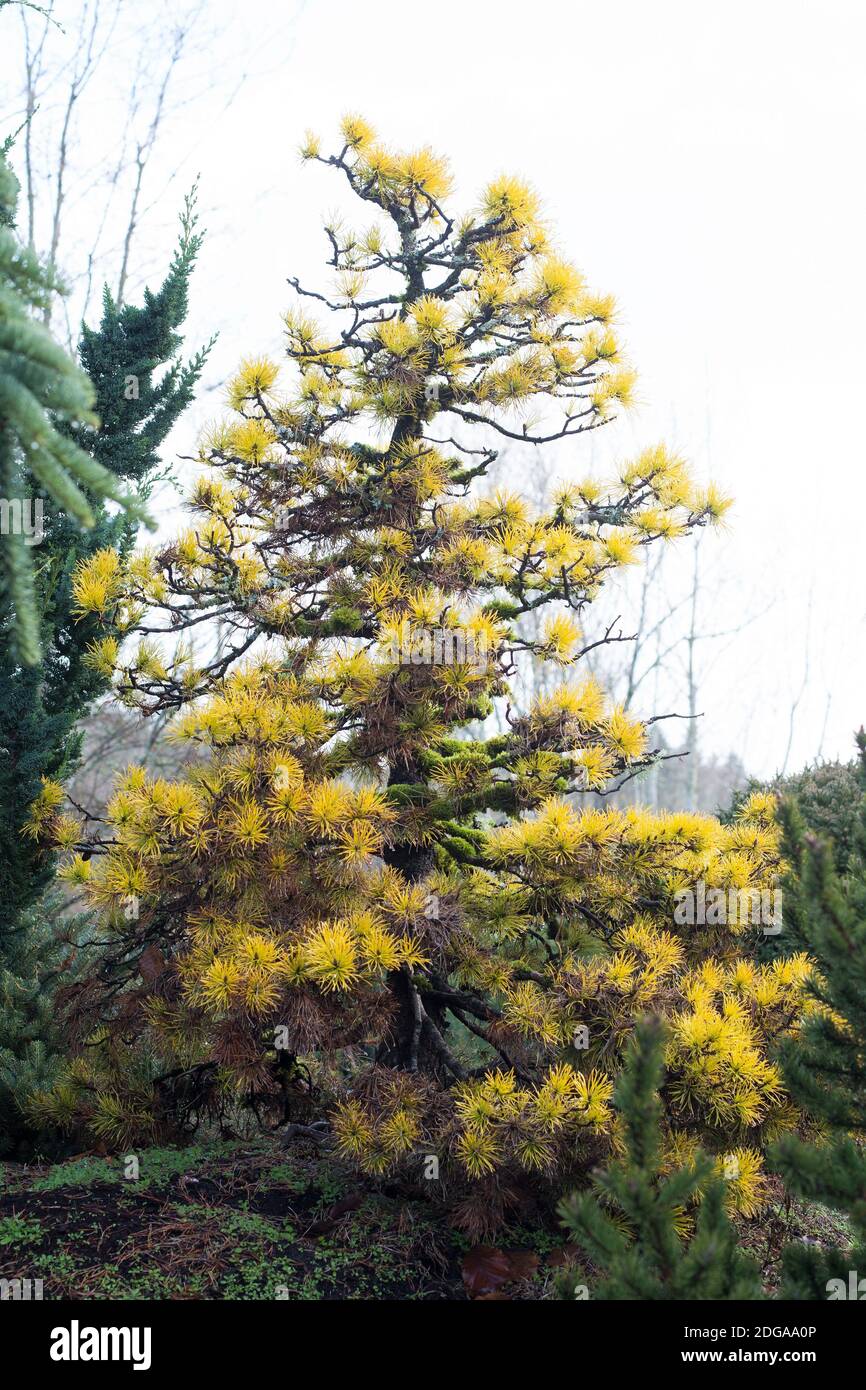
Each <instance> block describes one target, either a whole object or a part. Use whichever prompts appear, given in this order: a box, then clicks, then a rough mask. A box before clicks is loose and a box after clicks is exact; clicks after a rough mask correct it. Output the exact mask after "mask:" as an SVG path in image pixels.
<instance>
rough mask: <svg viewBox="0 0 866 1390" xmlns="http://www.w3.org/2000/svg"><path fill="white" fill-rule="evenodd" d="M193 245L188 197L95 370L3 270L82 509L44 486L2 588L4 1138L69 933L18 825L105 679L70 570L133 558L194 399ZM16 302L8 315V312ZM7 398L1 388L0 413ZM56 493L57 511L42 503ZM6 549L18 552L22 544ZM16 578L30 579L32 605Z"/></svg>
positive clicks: (29, 1075)
mask: <svg viewBox="0 0 866 1390" xmlns="http://www.w3.org/2000/svg"><path fill="white" fill-rule="evenodd" d="M7 176H8V177H7ZM4 178H5V179H6V183H5V184H4V183H3V179H4ZM10 180H11V184H10V182H9V181H10ZM2 188H6V190H7V194H6V196H5V198H4V199H3V200H0V201H2V205H3V206H4V207H5V210H6V213H7V220H8V219H11V216H12V212H13V210H14V193H15V191H17V185H16V184H15V181H14V177H13V176H12V175H11V173H10V171H9V170H8V168H7V167H6V166H5V165H0V189H2ZM10 188H11V189H12V192H11V193H10V192H9V189H10ZM4 235H5V236H7V240H6V241H4V240H3V239H2V238H3V237H4ZM201 241H202V236H201V233H200V232H199V231H198V230H197V228H196V216H195V194H194V191H193V193H192V194H190V196H189V197H188V198H187V200H186V204H185V207H184V211H183V214H182V217H181V235H180V239H179V243H178V246H177V249H176V251H175V254H174V257H173V259H172V262H171V265H170V267H169V271H168V274H167V276H166V278H165V280H164V282H163V284H162V285H161V286H160V288H159V290H158V291H156V292H155V293H153V292H151V291H150V290H145V293H144V299H143V303H142V305H141V306H137V305H131V304H127V305H124V306H123V307H119V306H118V305H117V304H116V303H115V302H114V300H113V298H112V296H111V294H110V293H109V291H108V290H107V289H106V291H105V293H104V296H103V312H102V320H101V323H100V325H99V327H98V329H91V328H87V327H85V328H84V329H83V333H82V339H81V345H80V357H81V362H82V364H83V366H84V367H85V368H86V370H87V372H88V373H89V379H88V377H87V376H86V375H85V374H84V372H82V371H80V370H79V369H78V368H77V367H74V366H73V364H72V363H71V362H69V361H68V359H66V357H65V355H64V354H63V353H61V352H60V349H58V348H56V347H55V346H54V345H53V344H51V343H50V341H49V340H48V338H47V335H46V334H45V333H44V330H42V329H41V328H40V327H39V326H38V325H37V324H35V323H34V322H33V321H32V320H31V319H30V318H29V317H28V316H27V305H26V303H25V301H24V299H22V298H20V296H19V299H20V302H18V301H14V300H13V299H12V298H10V295H11V292H10V290H9V287H8V285H7V284H6V281H5V279H2V280H0V372H2V371H3V370H5V369H6V368H7V367H10V364H12V366H11V367H10V369H12V370H14V371H15V372H17V373H18V374H19V376H20V379H21V381H22V382H24V383H25V384H28V383H29V385H30V386H32V387H33V389H34V390H35V389H36V388H37V386H38V387H40V389H41V386H44V388H45V393H44V401H43V403H44V405H45V406H46V407H47V406H50V407H51V417H52V419H51V422H49V421H48V417H47V416H46V417H45V421H46V423H45V427H44V428H45V431H48V432H50V433H46V434H45V438H46V439H48V438H50V439H51V440H52V441H53V443H52V447H55V445H56V451H57V457H58V458H60V459H66V460H78V464H77V468H78V471H77V474H76V476H77V477H78V479H79V482H80V484H81V488H80V493H81V497H82V498H83V499H84V502H85V503H86V516H85V515H84V513H83V511H82V510H81V508H79V509H78V510H77V511H76V509H75V508H72V507H67V504H66V500H65V498H64V496H62V495H60V494H59V493H57V492H56V490H52V489H51V488H49V487H48V486H47V484H46V485H45V487H44V491H45V493H46V496H45V497H44V499H43V501H44V535H43V538H42V541H41V544H40V545H39V547H38V549H37V550H36V551H35V554H36V563H35V567H31V565H30V559H29V555H28V556H27V557H26V558H27V563H26V564H25V565H23V566H19V567H18V569H17V570H16V571H15V573H16V575H17V579H16V583H17V584H18V585H19V587H18V588H15V586H14V585H13V584H12V582H11V580H10V581H9V582H7V585H6V590H5V592H4V593H3V594H2V595H0V857H2V862H3V866H4V882H3V893H2V901H0V999H2V1004H3V1016H2V1020H0V1129H2V1133H3V1134H4V1135H5V1136H6V1138H5V1143H6V1145H7V1146H12V1147H14V1146H15V1145H17V1144H19V1143H20V1142H23V1137H22V1133H21V1132H20V1131H21V1124H22V1119H21V1115H20V1113H19V1108H18V1107H19V1102H20V1100H21V1098H22V1096H23V1095H25V1094H26V1093H27V1092H28V1091H29V1090H31V1089H34V1088H42V1087H44V1086H45V1085H46V1084H47V1083H48V1082H49V1081H50V1078H51V1075H52V1069H53V1065H54V1061H55V1059H56V1053H57V1048H58V1047H59V1043H58V1042H57V1040H56V1039H53V1038H52V1032H53V1023H54V1018H53V1008H52V1003H53V998H54V994H53V989H51V988H47V987H46V986H47V982H49V981H53V980H54V979H55V978H56V970H57V964H58V953H59V956H60V957H63V958H65V957H67V956H69V954H70V950H71V947H70V944H69V940H68V930H67V931H64V936H65V937H66V938H67V939H66V941H65V942H62V943H59V944H58V943H57V942H55V941H54V939H53V932H54V926H53V925H52V922H54V921H55V920H56V912H55V910H54V904H53V903H52V902H50V901H46V900H45V898H44V896H43V895H44V894H45V893H46V891H47V889H48V886H49V884H50V881H51V877H52V873H53V856H51V855H50V854H46V852H45V850H44V849H42V848H40V847H38V846H37V845H36V844H35V843H34V842H33V840H32V839H27V838H26V837H25V836H24V835H23V834H22V827H23V825H24V822H25V820H26V818H27V814H28V808H29V806H30V804H31V803H32V801H33V799H34V797H35V796H36V795H37V793H38V791H39V789H40V786H41V785H42V779H43V778H56V777H68V776H69V775H70V773H71V772H72V771H73V770H74V768H75V765H76V762H77V759H78V755H79V751H80V746H81V740H82V734H81V731H80V729H79V727H78V726H79V722H80V720H81V718H82V716H83V715H84V714H85V713H86V712H87V710H88V708H89V707H90V706H91V705H92V703H93V702H94V700H96V699H97V698H98V696H99V695H100V694H102V693H103V692H104V690H105V689H106V685H107V682H106V678H105V676H104V674H103V673H102V672H101V671H100V670H99V668H98V666H96V665H94V664H93V662H92V661H91V659H90V654H89V651H88V649H89V648H90V646H91V644H92V642H93V639H94V635H95V620H94V619H93V618H89V617H85V618H80V615H78V614H76V612H75V607H74V595H73V592H72V586H71V575H72V572H73V569H74V567H75V565H76V564H77V563H78V562H79V561H81V560H86V559H87V558H88V557H89V556H92V555H94V554H96V553H97V552H98V551H99V550H102V549H105V548H107V547H114V548H115V549H117V550H118V551H119V552H120V553H121V554H127V553H128V552H129V551H130V550H131V549H132V546H133V545H134V543H135V539H136V534H137V530H138V518H139V517H140V516H141V515H142V514H143V512H142V507H143V504H144V502H145V501H146V499H147V497H148V495H149V493H150V491H151V489H152V487H153V484H154V482H155V480H156V478H157V477H158V475H159V474H158V470H159V467H160V456H159V448H160V445H161V444H162V443H163V441H164V440H165V438H166V437H167V435H168V433H169V431H170V429H171V428H172V426H173V424H174V423H175V421H176V420H177V418H178V416H179V415H180V414H181V412H182V411H183V410H184V409H185V408H186V407H187V405H188V404H189V403H190V401H191V400H192V397H193V392H194V388H195V384H196V382H197V380H198V378H199V376H200V374H201V371H202V368H203V366H204V362H205V360H206V357H207V353H208V351H209V346H208V347H206V348H204V349H203V350H202V351H201V352H199V353H198V354H196V356H195V357H193V358H192V360H191V361H189V362H184V361H182V360H181V358H180V356H179V351H180V346H181V341H182V340H181V337H180V334H179V332H178V330H179V328H180V327H181V325H182V324H183V322H184V320H185V318H186V314H187V309H188V287H189V279H190V275H191V273H192V270H193V267H194V265H195V261H196V258H197V256H198V253H199V250H200V247H201ZM4 255H5V257H6V259H5V261H4ZM18 267H23V269H22V270H21V274H20V276H19V279H20V282H21V286H22V288H26V287H27V286H28V285H29V286H31V288H32V294H31V297H30V301H29V303H30V306H31V307H38V306H39V304H41V303H43V302H44V297H43V298H40V295H42V296H44V295H45V294H47V292H48V287H49V284H50V281H49V278H48V277H47V275H46V274H43V272H42V271H41V269H40V267H39V265H38V262H37V261H36V260H35V259H34V258H33V257H32V256H31V255H30V253H28V252H25V251H23V250H22V249H21V248H20V247H18V246H17V244H16V243H15V242H14V240H13V239H12V235H11V232H8V233H4V232H2V231H0V277H3V276H8V275H9V274H11V272H12V270H15V271H16V273H17V269H18ZM25 271H26V275H25ZM40 287H41V288H40ZM10 303H12V304H13V308H14V309H15V313H17V314H18V318H17V319H16V318H14V316H13V317H12V318H10V317H9V316H8V314H7V309H8V306H9V304H10ZM10 324H11V325H12V326H11V327H10ZM13 330H14V331H13ZM16 344H17V345H18V347H20V349H21V353H22V354H24V353H25V352H31V353H34V354H36V355H37V356H38V358H39V361H40V362H44V364H45V366H46V371H48V369H49V367H50V368H51V370H52V371H56V372H57V373H61V366H62V363H65V364H66V367H67V368H68V375H69V378H70V380H71V381H73V382H75V383H77V385H76V388H75V389H76V390H78V391H79V393H80V396H81V399H82V400H83V399H84V398H85V396H86V398H87V400H88V402H90V406H93V407H94V409H93V410H91V409H90V406H88V412H89V413H87V414H82V413H81V412H78V413H76V412H75V411H74V410H72V409H71V408H70V409H63V408H62V407H63V402H64V401H66V400H67V399H68V400H69V401H71V400H72V399H73V397H72V395H71V394H69V393H68V392H67V394H66V395H64V394H63V393H62V392H59V393H58V391H55V389H54V387H53V386H52V387H51V389H50V390H49V385H48V379H47V377H46V378H45V379H44V380H43V378H41V377H38V376H37V375H34V373H33V372H31V370H30V367H29V366H28V365H27V363H26V362H25V361H24V356H22V355H19V356H16V357H15V359H14V364H13V359H12V356H11V349H12V347H14V346H15V345H16ZM46 344H47V346H46ZM16 351H17V348H16ZM163 368H165V370H161V369H163ZM61 376H62V373H61ZM58 379H60V378H58ZM91 381H92V385H91ZM40 383H41V386H40ZM71 389H72V388H71V387H70V391H71ZM3 399H4V397H3V396H2V393H0V408H2V401H3ZM40 399H42V397H40ZM97 417H98V418H99V419H100V420H101V422H102V424H101V428H100V429H99V430H98V432H97V431H94V430H92V429H91V428H89V427H87V426H86V424H85V421H86V420H95V419H96V418H97ZM0 424H2V422H0ZM13 433H14V432H13ZM7 434H8V431H7ZM10 441H11V442H10ZM56 441H59V443H58V442H56ZM7 445H8V447H7V448H6V452H5V454H3V452H2V447H3V446H2V428H0V456H2V459H3V460H5V464H6V465H7V473H6V475H5V480H4V482H3V488H2V491H3V495H4V496H6V497H7V498H8V497H9V496H10V495H11V493H10V491H9V488H11V487H12V485H13V483H14V485H15V486H19V485H23V479H24V462H25V459H27V458H28V457H29V456H28V454H27V445H26V440H25V437H24V435H23V434H21V433H15V437H14V438H12V436H11V435H10V436H9V438H8V439H7ZM81 459H85V460H86V463H85V464H82V463H81V462H80V460H81ZM70 467H71V464H70ZM34 472H35V476H36V479H37V481H43V482H44V479H43V478H42V475H41V474H40V473H39V472H38V471H37V470H34ZM105 479H108V480H109V481H108V483H105V481H104V480H105ZM7 484H8V487H7V486H6V485H7ZM121 484H129V485H131V486H132V488H133V489H134V490H135V494H136V498H137V500H136V502H135V506H132V505H130V506H128V507H126V508H125V509H122V510H120V511H118V510H117V509H113V510H112V511H109V510H108V508H107V507H106V505H105V499H106V498H109V497H114V498H120V497H121V496H123V495H124V490H123V487H122V486H121ZM52 498H54V499H56V500H57V501H59V502H60V504H61V506H62V507H63V510H60V508H59V507H55V506H54V505H52ZM81 521H86V522H87V523H88V529H86V530H82V527H81V525H80V524H79V522H81ZM18 540H21V541H22V545H23V538H21V537H15V536H4V537H3V538H2V546H3V549H4V554H5V553H6V548H7V546H8V545H9V543H10V542H13V541H16V542H17V541H18ZM25 549H26V547H25ZM11 553H12V555H13V559H14V555H15V553H16V552H14V551H13V552H11ZM10 563H11V562H10ZM16 563H17V562H16ZM7 573H9V571H8V569H7ZM21 585H26V586H27V587H26V593H27V602H26V603H24V602H23V600H22V595H23V594H24V592H25V591H24V589H23V588H21V587H20V586H21ZM22 617H23V620H24V626H23V629H22ZM79 619H80V620H79ZM28 624H29V626H28ZM22 631H23V632H24V634H25V637H26V635H27V633H29V634H30V635H29V637H28V638H27V641H28V643H29V646H28V651H29V655H30V657H34V656H35V655H36V654H37V652H38V654H39V655H40V658H41V659H40V663H39V664H38V665H34V664H33V662H32V661H29V660H28V661H25V660H23V659H22V657H23V655H24V653H23V649H22ZM66 978H68V975H67V976H66Z"/></svg>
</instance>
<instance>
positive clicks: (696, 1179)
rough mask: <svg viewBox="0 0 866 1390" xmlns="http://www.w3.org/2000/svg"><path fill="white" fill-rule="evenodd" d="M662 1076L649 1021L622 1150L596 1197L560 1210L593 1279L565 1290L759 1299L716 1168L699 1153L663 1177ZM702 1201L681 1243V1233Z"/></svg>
mask: <svg viewBox="0 0 866 1390" xmlns="http://www.w3.org/2000/svg"><path fill="white" fill-rule="evenodd" d="M663 1077H664V1030H663V1027H662V1024H661V1022H660V1021H659V1020H657V1019H646V1020H644V1021H643V1022H642V1023H640V1024H639V1025H638V1027H637V1029H636V1036H635V1041H634V1044H633V1046H632V1050H631V1053H630V1055H629V1058H628V1061H627V1063H626V1066H625V1068H624V1070H623V1072H622V1075H621V1076H620V1079H619V1082H618V1084H617V1088H616V1092H615V1100H616V1104H617V1107H618V1108H619V1110H620V1112H621V1114H622V1118H623V1125H624V1140H625V1152H624V1154H623V1156H622V1157H621V1158H618V1159H615V1160H614V1162H612V1163H611V1165H610V1166H609V1167H608V1168H607V1170H606V1171H605V1172H603V1173H601V1174H600V1175H598V1177H597V1178H596V1190H595V1191H594V1192H580V1193H575V1194H574V1195H573V1196H571V1197H569V1198H567V1199H566V1200H565V1201H564V1202H563V1203H562V1204H561V1205H560V1214H561V1216H562V1219H563V1222H564V1224H565V1226H566V1228H567V1229H568V1231H569V1232H570V1233H571V1236H572V1238H573V1239H574V1241H575V1242H576V1243H577V1244H578V1245H579V1246H580V1248H581V1249H582V1250H583V1251H585V1252H586V1254H587V1255H588V1256H589V1258H590V1259H591V1261H592V1263H593V1265H594V1266H596V1268H597V1269H598V1271H599V1275H598V1276H597V1277H596V1278H592V1277H591V1276H589V1275H585V1274H583V1275H578V1276H569V1285H570V1286H571V1287H567V1286H566V1285H565V1283H563V1293H564V1294H566V1296H573V1288H574V1282H575V1278H577V1280H578V1281H580V1280H582V1281H583V1285H584V1286H586V1287H588V1288H589V1289H590V1295H591V1297H593V1298H596V1299H610V1300H623V1299H626V1300H627V1299H639V1300H680V1299H681V1300H692V1299H713V1300H722V1299H725V1300H726V1299H757V1298H760V1297H761V1284H760V1278H759V1275H758V1269H757V1266H756V1265H755V1264H754V1262H753V1261H752V1260H751V1259H750V1258H749V1257H748V1256H747V1255H744V1254H743V1253H742V1251H740V1250H739V1249H738V1246H737V1239H738V1237H737V1233H736V1230H735V1229H734V1227H733V1226H732V1224H731V1222H730V1221H729V1219H728V1216H727V1213H726V1211H725V1201H724V1184H723V1182H722V1181H721V1180H720V1179H718V1178H717V1177H716V1176H715V1175H714V1167H713V1164H712V1162H711V1161H710V1160H709V1159H708V1158H706V1157H705V1156H704V1155H703V1154H699V1155H698V1156H697V1158H696V1161H695V1162H694V1163H693V1164H690V1165H684V1166H681V1167H679V1168H677V1169H676V1170H675V1171H673V1172H671V1173H668V1174H664V1173H663V1172H662V1167H661V1119H662V1113H663V1107H662V1102H661V1099H660V1097H659V1094H658V1091H659V1087H660V1085H661V1084H662V1081H663ZM698 1197H700V1202H699V1205H698V1207H697V1211H696V1216H695V1221H694V1228H693V1231H692V1233H691V1235H690V1237H688V1238H687V1237H686V1236H685V1235H684V1234H682V1233H681V1230H680V1229H678V1227H680V1228H681V1227H682V1218H683V1216H684V1213H685V1212H686V1211H687V1209H688V1208H689V1205H690V1204H691V1203H693V1202H694V1201H695V1199H696V1198H698Z"/></svg>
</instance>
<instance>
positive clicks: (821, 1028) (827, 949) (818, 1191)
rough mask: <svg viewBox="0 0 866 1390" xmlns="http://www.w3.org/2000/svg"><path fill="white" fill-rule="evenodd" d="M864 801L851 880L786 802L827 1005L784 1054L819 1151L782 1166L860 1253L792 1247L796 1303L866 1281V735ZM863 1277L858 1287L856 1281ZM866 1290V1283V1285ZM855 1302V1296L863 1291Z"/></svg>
mask: <svg viewBox="0 0 866 1390" xmlns="http://www.w3.org/2000/svg"><path fill="white" fill-rule="evenodd" d="M857 744H858V748H859V754H860V775H861V784H862V788H863V792H864V797H863V800H862V803H861V810H860V816H859V820H858V823H857V827H856V833H855V839H854V850H853V852H852V854H851V857H850V860H849V872H848V874H847V875H845V876H844V877H841V876H840V874H839V872H838V869H837V867H836V864H835V863H834V853H833V847H832V845H831V844H829V843H828V842H827V841H826V840H822V839H820V838H818V837H817V836H815V835H813V834H810V833H809V832H807V831H806V830H805V828H804V825H803V821H802V817H801V815H800V812H799V810H798V807H797V805H796V803H795V802H793V801H788V802H785V803H783V807H782V813H781V814H782V819H783V823H784V826H785V845H786V857H787V859H788V862H789V863H790V865H791V873H790V874H789V876H788V879H787V882H786V886H785V895H786V896H785V922H786V929H787V927H788V924H789V923H790V925H791V928H792V930H793V933H794V936H795V938H796V939H797V940H798V941H799V942H802V943H803V945H804V946H805V948H806V949H807V950H808V951H809V954H810V956H811V957H812V959H813V960H814V961H815V963H816V971H815V974H814V977H813V985H812V988H813V993H814V996H815V999H816V1002H817V1003H818V1005H819V1007H818V1008H817V1009H816V1010H815V1011H814V1012H813V1013H811V1014H810V1016H809V1017H808V1019H807V1021H806V1023H805V1025H804V1027H803V1029H802V1032H801V1034H800V1035H799V1037H797V1038H795V1039H791V1040H790V1041H789V1042H788V1043H786V1045H785V1047H784V1048H783V1050H782V1059H781V1060H782V1069H783V1071H784V1075H785V1081H786V1083H787V1086H788V1090H789V1091H790V1093H791V1095H792V1096H793V1098H794V1100H795V1101H796V1102H797V1103H798V1105H800V1106H801V1107H802V1109H804V1110H805V1111H806V1112H807V1113H808V1114H810V1115H811V1116H812V1117H814V1119H815V1121H816V1122H817V1123H818V1124H819V1126H820V1128H821V1130H822V1131H823V1134H822V1136H821V1139H820V1141H819V1142H817V1143H808V1142H805V1141H804V1140H803V1139H801V1138H798V1137H797V1136H794V1135H790V1136H786V1137H785V1138H783V1139H782V1140H780V1141H779V1143H778V1144H777V1145H776V1147H775V1150H774V1152H773V1155H772V1157H773V1161H774V1163H775V1165H776V1167H777V1168H778V1171H779V1172H780V1173H781V1175H782V1178H783V1179H784V1182H785V1185H786V1186H787V1187H788V1188H789V1189H790V1190H791V1191H793V1192H795V1193H797V1194H798V1195H800V1196H801V1197H804V1198H807V1199H809V1200H812V1201H816V1202H820V1203H822V1204H823V1205H824V1206H827V1207H831V1208H833V1209H834V1210H836V1211H839V1212H842V1213H843V1214H844V1215H845V1216H847V1218H848V1220H849V1223H850V1226H851V1230H852V1243H851V1248H849V1249H845V1248H837V1249H834V1250H830V1251H822V1250H821V1249H819V1248H818V1247H816V1246H812V1245H804V1244H800V1243H797V1244H792V1245H790V1246H789V1247H788V1248H787V1250H786V1251H785V1254H784V1282H783V1290H782V1291H783V1294H784V1296H785V1297H787V1298H793V1299H826V1298H845V1297H850V1296H851V1288H852V1286H853V1287H854V1288H855V1289H856V1287H857V1284H858V1283H859V1280H860V1279H861V1278H862V1279H864V1280H866V1152H864V1147H863V1145H864V1140H866V1056H864V1040H866V733H864V731H863V730H862V729H861V730H860V732H859V734H858V735H857ZM852 1275H853V1276H854V1278H853V1280H852V1278H851V1276H852ZM864 1289H866V1283H864ZM855 1296H857V1295H856V1293H855Z"/></svg>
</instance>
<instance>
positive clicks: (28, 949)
mask: <svg viewBox="0 0 866 1390" xmlns="http://www.w3.org/2000/svg"><path fill="white" fill-rule="evenodd" d="M61 909H62V903H61V900H60V898H59V896H58V895H57V894H52V893H48V894H46V895H45V896H44V897H43V898H42V899H41V900H40V902H39V903H37V904H36V905H35V906H33V907H31V908H28V910H27V911H26V912H23V913H22V914H21V916H20V918H19V920H18V922H17V925H16V926H15V928H14V929H13V930H12V931H9V932H7V933H5V934H4V936H3V938H2V951H0V1155H15V1156H17V1157H29V1156H30V1154H31V1153H32V1150H33V1141H32V1136H31V1135H29V1134H28V1132H27V1130H26V1127H25V1125H24V1121H23V1116H22V1106H23V1105H24V1103H25V1101H26V1098H27V1096H28V1095H29V1094H30V1093H31V1092H32V1091H35V1090H39V1089H41V1088H42V1087H44V1086H46V1085H50V1084H51V1083H52V1081H53V1080H54V1077H55V1074H56V1070H57V1061H58V1052H59V1048H60V1043H59V1040H58V1039H57V1038H56V1037H55V1027H56V1024H55V997H56V984H57V982H58V980H60V979H61V978H63V979H66V980H71V978H72V973H71V972H72V970H73V965H74V950H73V945H72V943H73V942H74V941H75V940H77V939H80V938H81V937H82V936H83V935H84V933H85V931H86V926H87V919H86V918H84V917H81V916H71V915H69V916H67V917H66V918H65V919H64V918H62V916H61ZM51 1147H52V1146H51V1143H50V1142H49V1141H48V1140H45V1141H44V1142H42V1151H43V1152H46V1151H48V1150H50V1148H51Z"/></svg>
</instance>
